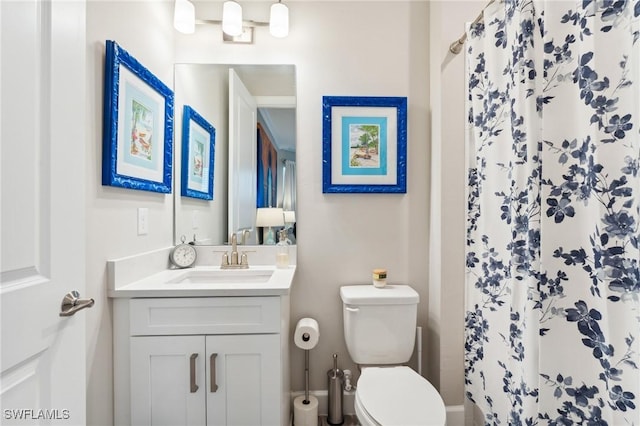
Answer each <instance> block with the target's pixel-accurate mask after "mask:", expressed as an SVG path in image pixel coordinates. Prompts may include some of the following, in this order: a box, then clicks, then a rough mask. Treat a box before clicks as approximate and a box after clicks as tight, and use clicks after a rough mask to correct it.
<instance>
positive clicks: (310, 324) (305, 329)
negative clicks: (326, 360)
mask: <svg viewBox="0 0 640 426" xmlns="http://www.w3.org/2000/svg"><path fill="white" fill-rule="evenodd" d="M319 338H320V328H319V327H318V321H316V320H314V319H313V318H302V319H301V320H300V321H298V324H297V325H296V329H295V331H294V332H293V342H294V343H295V344H296V346H297V347H299V348H300V349H313V348H314V347H315V346H316V345H317V344H318V339H319Z"/></svg>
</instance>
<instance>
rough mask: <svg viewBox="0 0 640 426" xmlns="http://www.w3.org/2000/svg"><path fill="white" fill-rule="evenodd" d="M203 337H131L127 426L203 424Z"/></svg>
mask: <svg viewBox="0 0 640 426" xmlns="http://www.w3.org/2000/svg"><path fill="white" fill-rule="evenodd" d="M204 352H205V350H204V337H203V336H140V337H131V424H132V425H150V426H162V425H166V426H177V425H181V426H190V425H194V426H195V425H201V426H202V425H204V424H205V423H206V414H207V413H206V405H205V394H206V392H207V389H206V388H205V359H204V355H205V353H204Z"/></svg>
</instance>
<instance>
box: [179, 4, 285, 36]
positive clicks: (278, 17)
mask: <svg viewBox="0 0 640 426" xmlns="http://www.w3.org/2000/svg"><path fill="white" fill-rule="evenodd" d="M173 13H174V14H173V26H174V28H175V29H176V30H177V31H179V32H181V33H183V34H193V33H194V32H195V26H196V24H203V25H207V24H214V25H222V31H223V32H224V33H225V34H226V35H228V36H231V37H239V36H241V35H243V33H244V32H245V31H246V29H247V28H253V27H263V26H267V25H268V26H269V32H270V33H271V35H272V36H274V37H279V38H281V37H286V36H287V35H289V8H288V7H287V6H286V5H285V4H283V3H282V0H278V2H277V3H274V4H272V5H271V9H270V14H269V22H260V21H245V20H243V18H242V6H241V5H240V3H238V2H237V1H235V0H227V1H225V2H224V3H223V4H222V20H220V21H219V20H210V19H204V20H201V19H196V14H195V6H194V5H193V3H192V2H191V1H190V0H175V7H174V12H173Z"/></svg>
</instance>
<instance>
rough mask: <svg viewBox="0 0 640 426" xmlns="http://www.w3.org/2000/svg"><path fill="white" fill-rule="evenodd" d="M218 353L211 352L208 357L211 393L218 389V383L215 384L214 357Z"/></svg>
mask: <svg viewBox="0 0 640 426" xmlns="http://www.w3.org/2000/svg"><path fill="white" fill-rule="evenodd" d="M217 356H218V354H211V357H210V358H209V370H210V374H211V393H213V392H215V391H217V390H218V385H217V384H216V357H217Z"/></svg>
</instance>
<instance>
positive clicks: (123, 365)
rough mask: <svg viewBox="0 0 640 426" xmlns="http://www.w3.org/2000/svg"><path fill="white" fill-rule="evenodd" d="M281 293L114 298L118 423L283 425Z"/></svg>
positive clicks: (285, 316)
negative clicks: (234, 295)
mask: <svg viewBox="0 0 640 426" xmlns="http://www.w3.org/2000/svg"><path fill="white" fill-rule="evenodd" d="M288 330H289V296H288V295H285V296H260V297H184V298H179V297H171V298H131V299H129V298H121V299H115V300H114V337H115V339H114V354H115V356H114V369H115V371H114V376H115V419H114V423H115V424H118V425H128V424H131V425H252V426H254V425H256V426H257V425H273V426H277V425H286V424H288V423H289V401H288V400H289V398H288V393H289V376H288V359H287V357H288V343H287V342H288Z"/></svg>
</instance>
